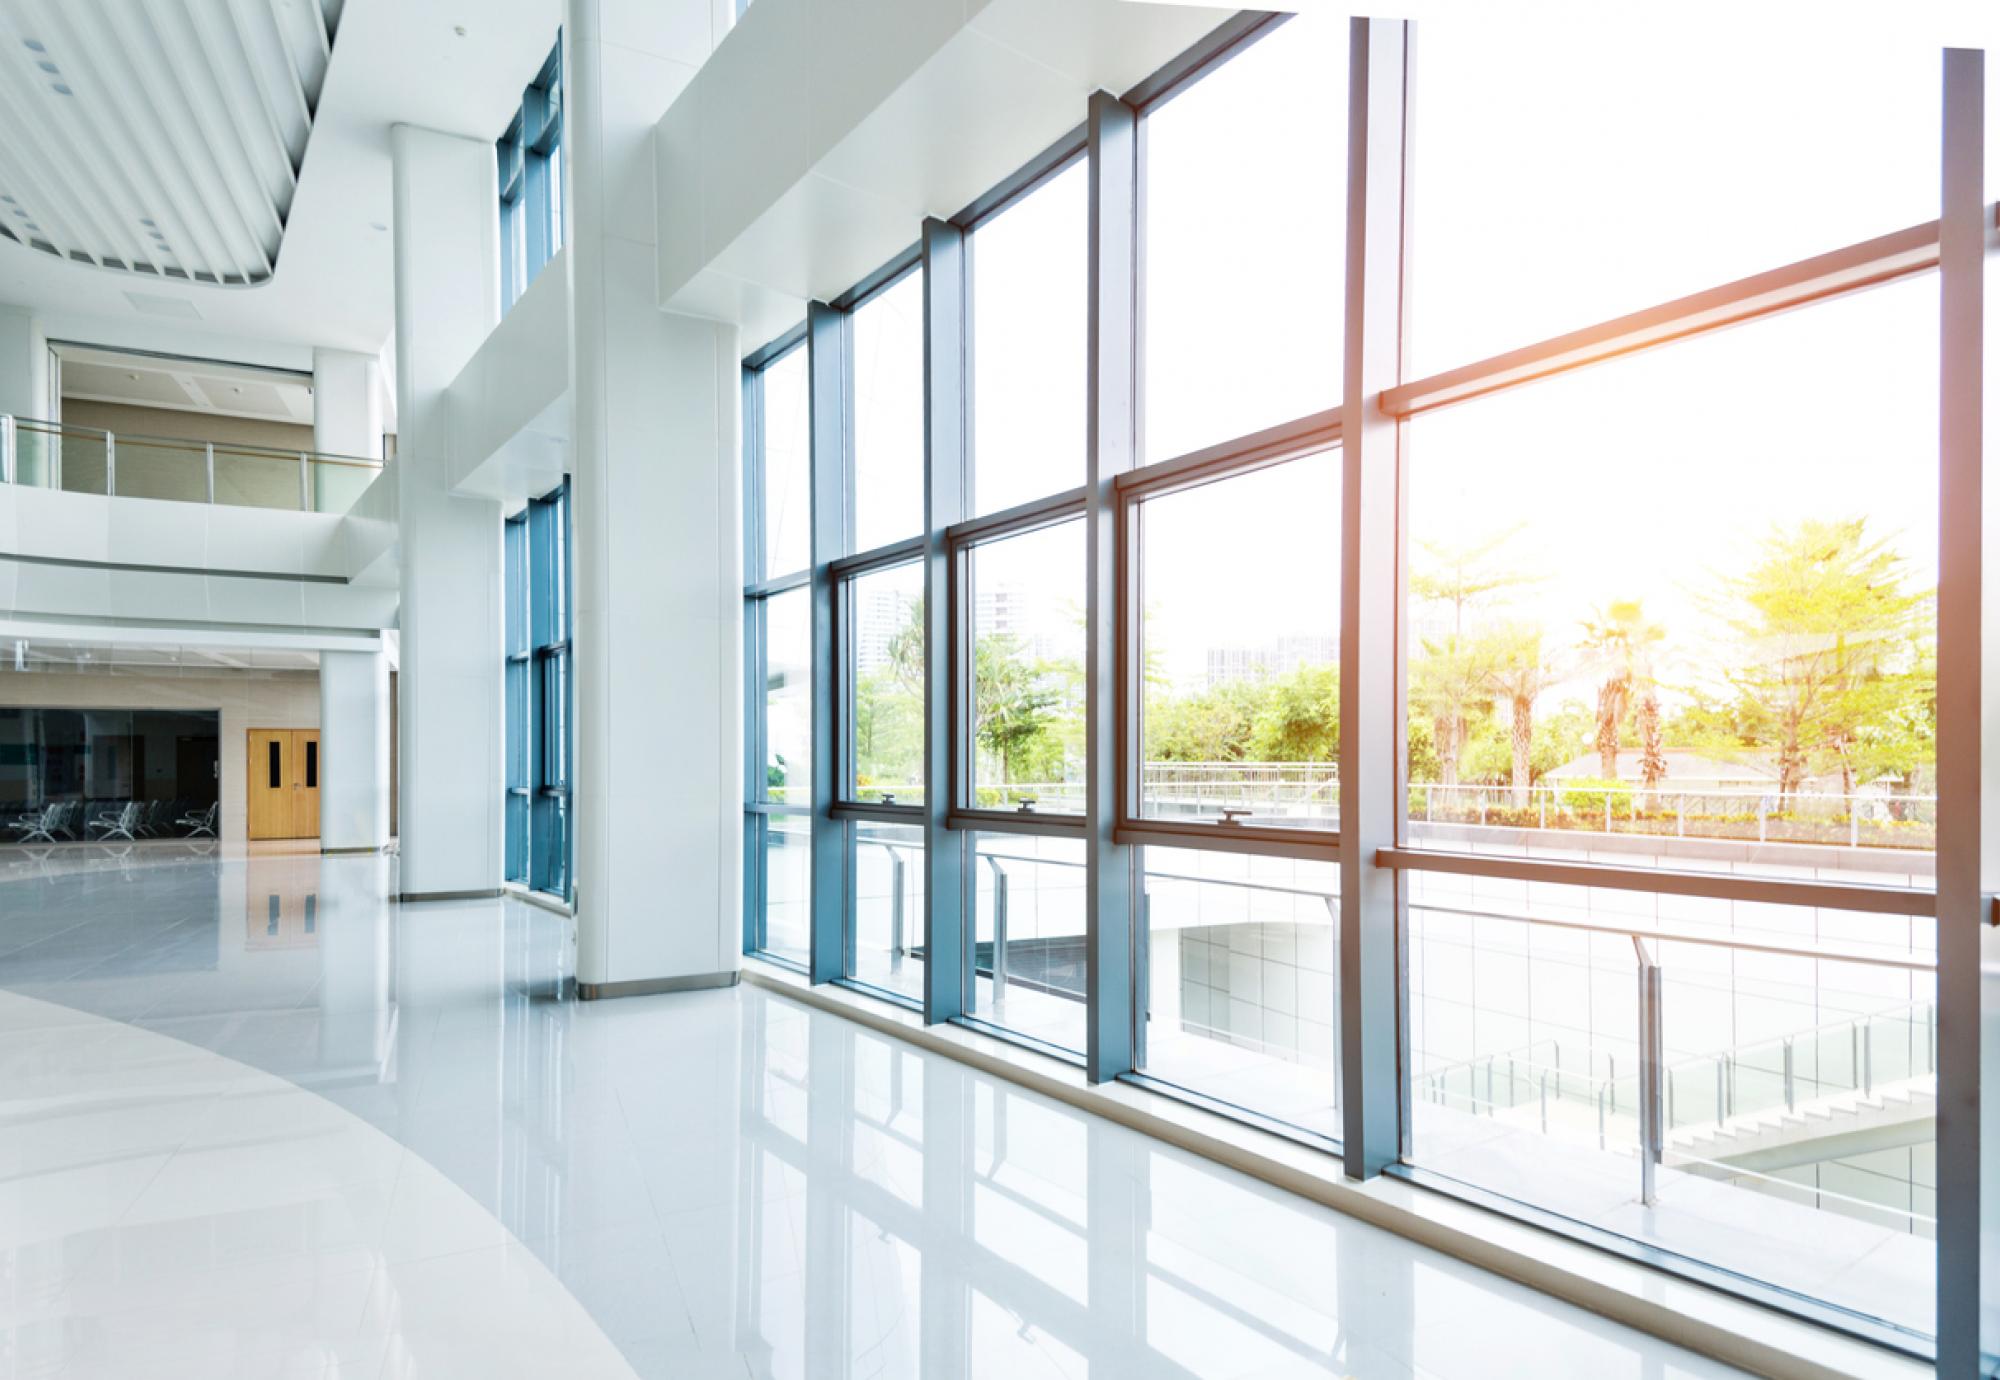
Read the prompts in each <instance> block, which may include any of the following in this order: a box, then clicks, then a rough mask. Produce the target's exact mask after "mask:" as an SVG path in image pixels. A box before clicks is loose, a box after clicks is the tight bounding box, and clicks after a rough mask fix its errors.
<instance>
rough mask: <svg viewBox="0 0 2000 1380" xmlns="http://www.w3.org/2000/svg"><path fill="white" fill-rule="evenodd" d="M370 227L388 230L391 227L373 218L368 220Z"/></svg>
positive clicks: (371, 228)
mask: <svg viewBox="0 0 2000 1380" xmlns="http://www.w3.org/2000/svg"><path fill="white" fill-rule="evenodd" d="M368 228H369V229H370V230H387V229H388V228H389V227H388V226H386V225H384V224H383V223H382V222H381V221H379V220H371V221H369V222H368Z"/></svg>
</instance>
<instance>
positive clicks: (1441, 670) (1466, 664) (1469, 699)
mask: <svg viewBox="0 0 2000 1380" xmlns="http://www.w3.org/2000/svg"><path fill="white" fill-rule="evenodd" d="M1423 648H1424V655H1423V657H1422V658H1421V659H1420V660H1418V661H1416V662H1415V663H1413V664H1412V665H1411V667H1410V697H1411V699H1413V700H1414V701H1416V703H1417V704H1418V705H1420V706H1422V709H1423V712H1424V713H1426V714H1427V715H1428V716H1429V717H1430V721H1431V741H1432V745H1433V746H1434V747H1435V748H1436V750H1437V759H1438V780H1439V783H1440V784H1441V785H1443V786H1445V787H1447V788H1449V787H1452V786H1456V785H1457V784H1458V763H1459V759H1460V758H1462V757H1463V756H1464V755H1465V747H1466V742H1467V740H1468V739H1469V738H1470V737H1471V727H1472V716H1473V715H1474V714H1475V713H1478V712H1480V711H1481V710H1483V709H1484V708H1485V707H1486V705H1487V704H1488V702H1489V700H1490V694H1489V692H1488V690H1487V675H1486V670H1487V649H1486V648H1485V647H1484V646H1483V645H1481V644H1479V643H1477V642H1475V641H1474V640H1473V639H1471V638H1467V637H1461V636H1459V635H1458V634H1457V633H1447V634H1446V635H1445V636H1443V637H1441V638H1439V639H1437V640H1436V641H1431V640H1430V639H1428V638H1426V639H1425V640H1424V643H1423Z"/></svg>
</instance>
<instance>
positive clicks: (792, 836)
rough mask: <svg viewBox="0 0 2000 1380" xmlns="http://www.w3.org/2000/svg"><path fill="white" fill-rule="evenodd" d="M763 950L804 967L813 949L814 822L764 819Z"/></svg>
mask: <svg viewBox="0 0 2000 1380" xmlns="http://www.w3.org/2000/svg"><path fill="white" fill-rule="evenodd" d="M763 867H764V879H763V880H764V914H763V917H762V931H761V933H762V935H763V946H762V947H763V949H764V951H765V952H766V953H772V954H776V955H778V956H779V957H780V958H787V959H790V960H791V961H792V962H794V963H798V964H804V963H806V962H807V960H808V959H809V958H810V956H811V949H812V821H811V820H809V819H805V818H802V817H800V816H796V815H766V816H764V857H763Z"/></svg>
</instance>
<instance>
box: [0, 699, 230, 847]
mask: <svg viewBox="0 0 2000 1380" xmlns="http://www.w3.org/2000/svg"><path fill="white" fill-rule="evenodd" d="M220 741H221V740H220V729H219V719H218V714H217V711H215V710H212V709H211V710H167V709H73V708H50V709H0V821H4V823H5V828H4V829H0V842H5V843H25V844H50V843H70V842H86V841H89V840H91V839H96V838H101V837H104V836H106V835H107V834H108V833H110V832H113V831H116V835H117V837H118V838H119V839H121V840H123V839H125V838H127V837H128V836H129V837H131V838H134V839H144V838H190V837H194V838H208V839H212V838H214V837H215V836H216V834H217V833H218V832H219V831H218V829H217V828H216V813H217V804H216V802H217V800H218V798H219V796H218V790H219V777H220V772H219V770H218V764H219V762H220V758H219V756H218V751H219V747H220Z"/></svg>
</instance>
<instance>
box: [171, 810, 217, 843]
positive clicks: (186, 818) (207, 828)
mask: <svg viewBox="0 0 2000 1380" xmlns="http://www.w3.org/2000/svg"><path fill="white" fill-rule="evenodd" d="M221 809H222V802H221V801H217V802H216V803H215V804H213V805H210V806H209V807H208V808H207V809H206V810H190V811H188V812H187V813H186V814H184V815H182V816H181V817H180V818H179V819H177V820H175V821H174V827H175V828H176V829H185V830H187V837H188V838H191V839H199V838H210V839H212V838H214V837H215V816H216V814H217V813H218V812H219V811H220V810H221Z"/></svg>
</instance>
